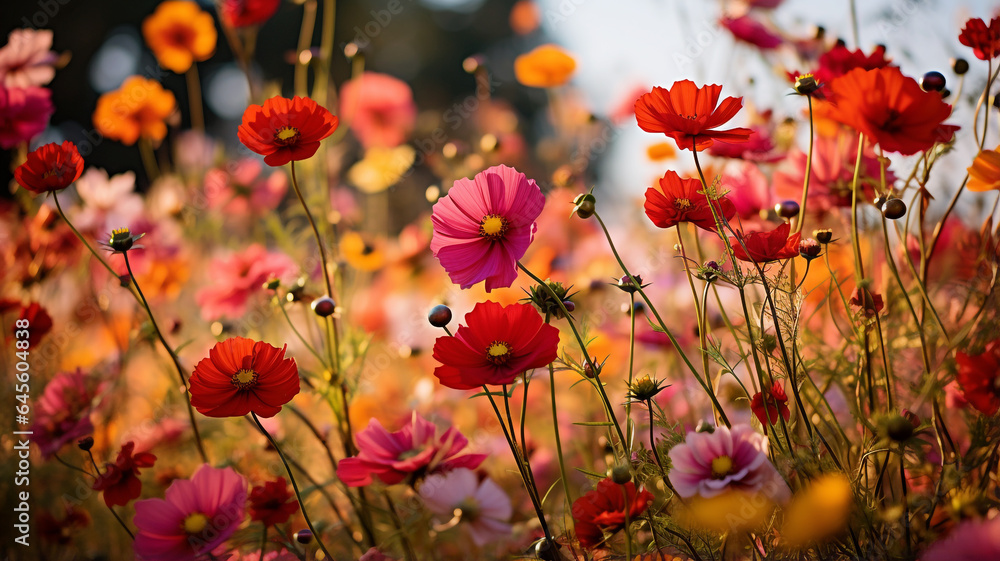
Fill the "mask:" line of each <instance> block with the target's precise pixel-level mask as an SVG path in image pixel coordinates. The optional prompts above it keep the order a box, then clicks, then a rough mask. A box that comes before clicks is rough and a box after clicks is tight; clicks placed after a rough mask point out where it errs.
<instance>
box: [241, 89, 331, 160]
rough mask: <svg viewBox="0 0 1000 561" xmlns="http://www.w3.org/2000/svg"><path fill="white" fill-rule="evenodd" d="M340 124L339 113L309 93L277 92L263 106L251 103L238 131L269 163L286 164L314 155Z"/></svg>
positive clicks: (251, 147)
mask: <svg viewBox="0 0 1000 561" xmlns="http://www.w3.org/2000/svg"><path fill="white" fill-rule="evenodd" d="M338 124H339V121H338V120H337V118H336V117H334V116H333V115H332V114H330V112H329V111H327V110H326V109H325V108H324V107H321V106H320V105H317V104H316V102H315V101H313V100H311V99H309V98H308V97H298V96H295V97H293V98H292V99H288V98H285V97H281V96H275V97H272V98H271V99H269V100H267V101H265V102H264V105H263V106H260V105H251V106H250V107H247V109H246V111H244V112H243V124H241V125H240V127H239V129H238V130H237V133H236V135H237V136H238V137H239V139H240V142H242V143H243V144H245V145H246V147H247V148H249V149H251V150H253V151H254V152H256V153H258V154H260V155H262V156H264V163H265V164H267V165H269V166H283V165H285V164H287V163H288V162H290V161H293V160H295V161H298V160H305V159H308V158H311V157H312V156H313V154H315V153H316V150H319V143H320V141H321V140H323V139H324V138H326V137H328V136H330V135H331V134H333V131H335V130H337V125H338Z"/></svg>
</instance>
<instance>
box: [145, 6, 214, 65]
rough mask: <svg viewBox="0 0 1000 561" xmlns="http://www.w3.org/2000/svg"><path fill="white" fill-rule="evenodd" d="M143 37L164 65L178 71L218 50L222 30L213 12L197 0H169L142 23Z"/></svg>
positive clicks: (205, 58) (206, 58)
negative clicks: (199, 5)
mask: <svg viewBox="0 0 1000 561" xmlns="http://www.w3.org/2000/svg"><path fill="white" fill-rule="evenodd" d="M142 36H143V37H144V38H145V39H146V44H148V45H149V48H150V49H152V50H153V54H154V55H156V60H157V61H158V62H159V63H160V66H162V67H163V68H166V69H168V70H173V71H174V72H177V73H178V74H182V73H184V72H187V71H188V69H189V68H191V65H192V64H194V62H195V61H196V60H197V61H201V60H208V58H209V57H211V56H212V53H214V52H215V43H216V40H217V39H218V33H216V31H215V22H214V21H213V20H212V15H211V14H209V13H208V12H206V11H204V10H202V9H201V8H200V7H198V4H196V3H195V2H187V1H182V0H167V1H166V2H163V3H161V4H160V5H159V6H157V7H156V11H155V12H153V14H152V15H151V16H149V17H147V18H146V19H145V20H144V21H143V22H142Z"/></svg>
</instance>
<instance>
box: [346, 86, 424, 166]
mask: <svg viewBox="0 0 1000 561" xmlns="http://www.w3.org/2000/svg"><path fill="white" fill-rule="evenodd" d="M340 115H341V119H343V120H344V122H345V123H348V124H349V125H350V127H351V130H352V131H354V135H355V136H357V137H358V140H359V141H361V145H362V146H364V147H365V148H371V147H373V146H378V147H381V148H393V147H396V146H399V145H400V144H402V143H404V142H406V137H407V136H409V135H410V132H412V131H413V127H414V125H415V123H416V121H417V104H416V103H414V101H413V91H412V90H411V89H410V86H409V84H407V83H406V82H404V81H402V80H400V79H399V78H394V77H392V76H389V75H388V74H380V73H378V72H365V73H363V74H362V75H361V76H359V77H358V78H354V79H353V80H348V81H347V82H345V83H344V85H343V87H341V88H340Z"/></svg>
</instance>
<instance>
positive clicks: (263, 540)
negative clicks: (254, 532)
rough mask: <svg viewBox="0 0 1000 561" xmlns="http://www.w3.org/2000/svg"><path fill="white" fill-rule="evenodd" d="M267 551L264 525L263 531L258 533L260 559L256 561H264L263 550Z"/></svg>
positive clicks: (265, 526) (265, 527)
mask: <svg viewBox="0 0 1000 561" xmlns="http://www.w3.org/2000/svg"><path fill="white" fill-rule="evenodd" d="M266 549H267V525H266V524H265V525H264V531H263V532H261V533H260V557H258V558H257V561H264V550H266Z"/></svg>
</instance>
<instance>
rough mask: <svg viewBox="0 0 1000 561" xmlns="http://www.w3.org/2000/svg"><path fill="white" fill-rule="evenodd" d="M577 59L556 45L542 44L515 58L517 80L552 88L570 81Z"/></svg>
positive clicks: (527, 84)
mask: <svg viewBox="0 0 1000 561" xmlns="http://www.w3.org/2000/svg"><path fill="white" fill-rule="evenodd" d="M575 70H576V60H575V59H574V58H573V57H572V56H570V54H569V53H567V52H566V51H564V50H563V49H561V48H560V47H557V46H556V45H551V44H547V45H542V46H540V47H537V48H535V49H534V50H532V51H531V52H528V53H525V54H523V55H521V56H519V57H517V58H516V59H514V75H515V76H517V81H518V82H520V83H522V84H524V85H525V86H531V87H533V88H552V87H555V86H561V85H563V84H565V83H566V82H568V81H569V79H570V77H571V76H572V75H573V72H574V71H575Z"/></svg>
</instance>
